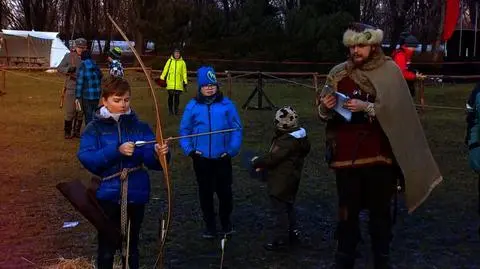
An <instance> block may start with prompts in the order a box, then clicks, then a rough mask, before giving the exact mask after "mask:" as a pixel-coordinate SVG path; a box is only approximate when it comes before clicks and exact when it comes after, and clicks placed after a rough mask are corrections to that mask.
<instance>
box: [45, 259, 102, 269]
mask: <svg viewBox="0 0 480 269" xmlns="http://www.w3.org/2000/svg"><path fill="white" fill-rule="evenodd" d="M48 269H95V263H94V261H93V260H88V259H86V258H83V257H81V258H76V259H64V258H60V259H59V261H58V263H57V264H55V265H52V266H50V267H48Z"/></svg>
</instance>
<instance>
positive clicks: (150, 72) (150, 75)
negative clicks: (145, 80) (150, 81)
mask: <svg viewBox="0 0 480 269" xmlns="http://www.w3.org/2000/svg"><path fill="white" fill-rule="evenodd" d="M124 70H125V69H124ZM147 73H148V76H149V77H152V69H151V68H148V69H147ZM148 95H150V96H152V93H151V91H148Z"/></svg>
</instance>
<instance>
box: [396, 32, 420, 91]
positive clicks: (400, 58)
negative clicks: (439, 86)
mask: <svg viewBox="0 0 480 269" xmlns="http://www.w3.org/2000/svg"><path fill="white" fill-rule="evenodd" d="M399 43H400V48H398V49H396V50H394V51H393V53H392V58H393V61H395V63H396V64H397V65H398V67H399V68H400V70H401V71H402V74H403V77H404V78H405V80H406V81H407V84H408V88H409V90H410V95H411V96H412V97H414V96H415V81H416V80H419V79H425V76H424V75H423V74H421V73H419V72H417V71H416V70H412V69H411V67H410V63H411V60H412V56H413V54H414V53H415V49H416V48H417V47H418V45H419V44H420V42H418V40H417V38H415V37H414V36H413V35H411V34H409V33H402V34H401V35H400V40H399Z"/></svg>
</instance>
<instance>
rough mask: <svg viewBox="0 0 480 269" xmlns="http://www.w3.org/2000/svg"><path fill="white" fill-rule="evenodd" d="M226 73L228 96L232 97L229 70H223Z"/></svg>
mask: <svg viewBox="0 0 480 269" xmlns="http://www.w3.org/2000/svg"><path fill="white" fill-rule="evenodd" d="M225 73H227V83H228V98H230V99H231V98H232V75H231V74H230V72H228V71H225Z"/></svg>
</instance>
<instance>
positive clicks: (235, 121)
mask: <svg viewBox="0 0 480 269" xmlns="http://www.w3.org/2000/svg"><path fill="white" fill-rule="evenodd" d="M197 81H198V95H197V96H196V97H195V98H193V99H192V100H191V101H190V102H189V103H188V104H187V106H186V107H185V112H184V113H183V117H182V121H181V123H180V135H181V136H185V135H191V134H195V133H204V132H211V131H219V130H225V129H231V128H237V129H239V130H237V131H234V132H228V133H219V134H211V135H205V136H199V137H194V138H184V139H181V140H180V145H181V147H182V149H183V152H184V153H185V155H188V156H190V157H191V158H192V160H193V168H194V170H195V176H196V178H197V183H198V192H199V197H200V206H201V208H202V213H203V220H204V221H205V225H206V231H205V232H204V234H203V237H204V238H207V239H212V238H214V237H215V236H216V235H217V228H216V218H215V208H214V204H213V201H214V200H213V198H214V197H213V194H214V193H216V194H217V197H218V202H219V206H218V207H219V216H220V222H221V225H222V232H223V233H224V234H227V235H229V234H231V233H232V232H233V226H232V223H231V220H230V214H231V213H232V209H233V196H232V177H233V175H232V158H233V157H235V156H236V155H237V154H238V153H239V151H240V146H241V144H242V131H241V130H240V129H241V128H242V125H241V122H240V117H239V115H238V112H237V109H236V108H235V104H234V103H233V102H232V101H231V100H230V99H229V98H227V97H224V96H223V94H222V93H221V92H220V91H219V90H218V82H217V79H216V76H215V71H214V70H213V68H211V67H201V68H200V69H198V71H197Z"/></svg>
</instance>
